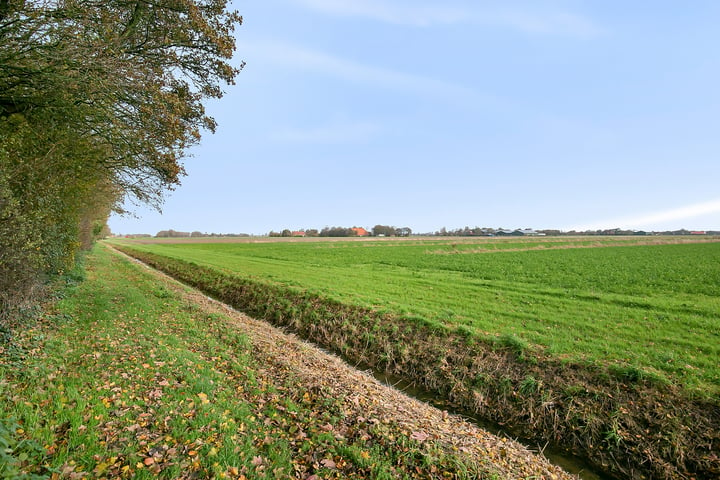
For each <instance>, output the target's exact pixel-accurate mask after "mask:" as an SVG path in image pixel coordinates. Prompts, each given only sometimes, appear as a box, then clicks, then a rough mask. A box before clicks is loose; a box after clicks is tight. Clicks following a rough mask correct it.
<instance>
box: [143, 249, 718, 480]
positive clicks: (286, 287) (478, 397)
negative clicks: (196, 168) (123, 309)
mask: <svg viewBox="0 0 720 480" xmlns="http://www.w3.org/2000/svg"><path fill="white" fill-rule="evenodd" d="M652 241H657V239H653V240H652ZM674 241H676V240H674ZM624 242H627V243H628V244H633V243H635V244H640V243H646V242H647V239H626V240H624ZM617 243H618V240H616V239H585V240H574V239H573V240H565V239H563V240H560V241H559V240H557V239H547V240H543V241H537V240H534V241H530V242H528V241H527V240H524V241H520V242H516V241H507V240H506V241H501V242H498V241H494V242H489V241H482V242H458V241H455V240H452V241H439V242H438V241H435V240H433V241H425V242H412V241H405V242H390V241H386V242H381V243H377V242H347V243H338V242H333V243H308V242H303V243H277V244H249V243H244V244H204V245H184V244H174V245H137V244H136V245H133V246H134V248H137V249H142V250H147V251H153V252H156V253H159V254H162V255H167V256H170V257H175V258H178V259H183V260H186V261H192V262H195V263H197V264H199V265H207V266H209V267H211V268H212V269H214V270H210V271H203V273H202V274H198V271H197V269H196V268H195V267H192V266H189V265H187V264H181V263H175V266H174V267H170V268H174V269H175V274H176V275H182V274H183V273H182V272H183V271H192V272H194V273H191V274H190V275H189V277H188V278H187V279H186V280H188V281H191V282H195V283H196V284H198V285H199V286H203V287H204V288H206V289H208V290H209V291H211V292H212V293H213V294H215V295H218V296H220V297H222V298H225V299H226V300H228V301H231V302H234V303H235V304H237V305H238V306H240V307H241V308H244V309H246V310H248V311H250V312H251V313H252V314H255V315H258V316H261V317H265V318H268V319H271V320H274V321H276V322H277V323H280V324H284V325H291V326H293V327H294V328H296V329H298V330H299V331H303V332H304V333H305V334H306V335H308V336H309V337H310V338H313V339H315V340H316V341H319V342H320V343H323V344H325V345H327V346H329V347H331V348H334V349H336V350H338V351H341V352H342V353H343V354H345V355H346V356H348V357H349V358H352V359H356V360H362V361H365V362H367V363H370V364H374V365H377V366H380V367H385V368H388V369H389V370H392V371H395V372H396V373H400V374H403V375H405V376H408V377H410V378H412V379H415V380H418V381H420V382H423V383H424V384H425V386H426V387H429V388H432V389H435V390H437V391H439V392H440V393H441V394H443V395H446V396H448V397H449V398H450V399H452V400H453V401H456V402H458V403H460V404H462V405H464V406H465V407H468V408H472V409H473V410H475V411H478V412H479V413H481V414H483V415H485V416H489V417H495V418H496V419H497V420H499V421H502V422H509V423H515V424H520V425H522V427H523V428H524V430H522V433H523V434H526V435H537V436H542V437H544V438H547V439H551V440H555V441H558V442H559V443H561V444H564V445H566V446H568V447H569V448H572V449H574V450H575V451H577V452H579V453H581V454H583V455H585V456H587V457H589V458H590V459H593V460H594V461H595V462H596V463H597V464H599V465H602V466H604V467H605V468H607V469H608V470H612V471H615V472H617V473H620V474H624V475H635V474H638V475H639V474H642V473H644V474H647V475H653V476H655V477H658V478H662V477H666V478H682V476H683V475H696V476H698V477H699V478H703V477H706V478H712V476H713V475H715V474H717V473H718V470H717V469H718V468H719V467H718V457H717V455H716V453H714V452H716V450H717V446H718V439H719V434H718V416H719V414H718V401H717V398H718V392H720V373H719V372H720V366H719V365H718V362H717V358H719V357H720V350H719V349H720V344H719V342H718V341H717V339H718V336H719V331H720V328H719V327H718V323H717V319H718V312H720V300H718V298H720V291H718V290H719V289H720V271H719V270H718V268H717V265H718V264H719V263H720V244H718V243H709V244H693V245H654V246H626V247H617V246H614V245H616V244H617ZM603 245H605V246H608V247H611V246H612V247H611V248H576V247H595V246H603ZM488 251H496V252H498V253H493V254H488V253H484V252H488ZM155 260H156V261H158V262H159V263H161V264H163V263H164V264H167V263H168V262H167V261H166V260H161V259H157V258H156V259H155ZM170 263H172V262H170ZM165 267H166V268H167V267H168V265H165ZM213 271H214V272H225V273H226V274H227V275H226V276H223V275H221V274H216V273H213ZM238 276H240V277H242V279H238V278H237V277H238ZM232 277H234V279H233V278H232ZM338 315H339V317H340V321H338Z"/></svg>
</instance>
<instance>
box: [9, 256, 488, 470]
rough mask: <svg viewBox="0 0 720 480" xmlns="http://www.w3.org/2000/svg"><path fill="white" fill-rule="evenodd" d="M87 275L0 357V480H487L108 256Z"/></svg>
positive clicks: (91, 264)
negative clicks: (304, 380)
mask: <svg viewBox="0 0 720 480" xmlns="http://www.w3.org/2000/svg"><path fill="white" fill-rule="evenodd" d="M87 267H88V272H87V279H86V280H85V281H83V282H81V283H80V284H78V285H76V286H72V287H67V288H66V289H65V290H64V291H61V292H60V293H61V294H62V296H63V297H64V298H62V299H61V300H60V301H58V303H57V304H56V305H55V306H54V307H53V309H52V311H51V312H48V314H47V315H45V317H44V319H43V321H42V322H40V323H38V324H35V325H26V326H25V328H24V329H23V330H20V331H19V336H18V338H16V339H15V342H14V344H13V347H12V348H5V347H7V345H5V346H4V347H3V349H2V350H1V351H0V353H2V355H1V356H0V399H2V401H1V402H0V419H2V420H0V447H1V448H0V478H28V479H29V478H47V477H52V478H70V479H82V478H119V477H124V478H155V477H158V476H159V477H162V478H234V479H238V478H245V477H247V478H272V479H278V478H314V479H318V478H388V479H390V478H393V479H394V478H474V477H475V476H480V477H484V478H497V477H496V476H494V475H493V474H492V468H491V466H487V465H481V464H479V463H472V462H468V461H466V460H463V459H461V458H459V457H456V456H454V454H452V452H450V453H448V451H446V450H440V449H438V448H437V447H436V446H435V445H434V443H433V442H431V441H425V442H423V441H417V440H415V439H412V438H410V435H409V432H408V434H404V433H403V431H402V430H401V429H400V428H398V427H397V426H396V425H393V424H392V422H391V421H382V422H380V421H377V422H373V421H372V419H363V418H361V417H351V416H349V415H348V414H347V412H346V410H345V407H344V406H343V404H342V401H343V399H342V398H337V397H327V396H324V395H322V392H318V391H316V390H310V389H305V388H303V385H302V384H298V381H297V379H296V378H294V377H293V375H292V372H287V371H285V372H282V374H281V373H280V372H274V371H273V370H272V369H270V370H268V369H267V368H265V367H263V365H261V364H258V363H257V361H256V360H255V359H254V355H253V347H252V346H251V345H250V343H249V342H248V339H247V337H246V336H244V335H243V334H241V333H239V332H238V331H237V330H236V329H233V328H229V325H228V322H227V319H226V318H224V317H223V316H222V315H218V314H208V313H207V312H206V311H205V310H203V309H202V308H200V307H199V306H198V305H196V304H194V303H188V302H187V301H186V300H183V299H182V298H181V297H180V296H179V295H178V294H177V292H174V291H173V290H171V289H169V288H167V286H166V285H165V284H163V283H162V282H159V281H158V280H157V278H154V277H152V276H150V275H149V274H148V273H147V272H145V271H144V270H143V269H142V268H140V267H139V266H138V265H136V264H133V263H131V262H129V261H127V260H124V259H121V258H119V257H118V256H116V255H113V254H110V253H109V252H108V251H107V249H106V248H96V250H95V252H94V253H93V254H91V255H90V257H89V258H88V261H87ZM341 407H342V408H341ZM366 415H367V413H366ZM421 440H424V439H421ZM314 475H315V476H314Z"/></svg>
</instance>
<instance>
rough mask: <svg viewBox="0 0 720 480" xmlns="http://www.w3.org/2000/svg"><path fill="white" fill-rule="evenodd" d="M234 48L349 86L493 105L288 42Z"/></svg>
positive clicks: (460, 90) (470, 93) (449, 86)
mask: <svg viewBox="0 0 720 480" xmlns="http://www.w3.org/2000/svg"><path fill="white" fill-rule="evenodd" d="M238 47H239V49H241V50H243V51H245V52H246V56H248V55H253V56H256V57H257V58H258V61H261V62H271V63H274V64H277V65H281V66H282V67H284V68H289V69H294V70H306V71H311V72H315V73H322V74H325V75H331V76H334V77H338V78H341V79H343V80H346V81H348V82H351V83H356V84H361V85H371V86H374V87H380V88H386V89H391V90H398V91H401V92H406V93H412V94H423V95H432V96H435V97H440V98H442V99H444V100H450V101H457V102H460V103H462V104H463V105H467V104H469V103H484V104H490V103H493V104H496V103H497V100H496V99H495V98H494V97H492V96H489V95H485V96H483V95H481V94H479V93H478V92H476V91H475V90H473V89H471V88H467V87H464V86H461V85H457V84H454V83H450V82H445V81H442V80H437V79H434V78H430V77H425V76H422V75H415V74H411V73H404V72H398V71H395V70H391V69H386V68H382V67H376V66H373V65H366V64H363V63H359V62H354V61H351V60H346V59H343V58H340V57H336V56H333V55H329V54H327V53H324V52H319V51H316V50H310V49H307V48H303V47H300V46H298V45H292V44H289V43H283V42H276V41H262V40H261V41H254V42H251V43H250V42H248V43H243V42H240V44H239V46H238Z"/></svg>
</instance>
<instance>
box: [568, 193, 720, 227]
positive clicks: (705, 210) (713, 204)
mask: <svg viewBox="0 0 720 480" xmlns="http://www.w3.org/2000/svg"><path fill="white" fill-rule="evenodd" d="M716 215H717V216H716ZM711 217H712V218H711ZM698 219H701V220H702V221H703V222H708V227H707V228H708V229H716V228H718V229H720V199H717V200H712V201H709V202H704V203H696V204H694V205H688V206H685V207H678V208H673V209H669V210H663V211H660V212H654V213H648V214H644V215H637V216H628V217H620V218H615V219H611V220H604V221H599V222H593V223H588V224H586V225H576V226H573V227H571V228H568V229H566V230H575V231H578V232H582V231H586V230H604V229H609V228H616V227H617V228H623V229H646V230H664V229H666V228H673V229H674V228H683V227H684V226H685V227H688V226H689V225H684V224H682V222H686V221H687V222H689V221H691V220H692V221H697V220H698ZM710 222H712V223H710ZM671 224H674V225H675V226H674V227H672V226H669V225H671Z"/></svg>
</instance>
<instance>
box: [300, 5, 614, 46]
mask: <svg viewBox="0 0 720 480" xmlns="http://www.w3.org/2000/svg"><path fill="white" fill-rule="evenodd" d="M294 1H295V3H297V4H299V5H301V6H304V7H305V8H308V9H311V10H314V11H317V12H322V13H325V14H328V15H335V16H342V17H359V18H366V19H370V20H375V21H379V22H383V23H390V24H394V25H406V26H413V27H430V26H437V25H456V24H469V25H478V26H484V27H496V28H504V29H510V30H514V31H519V32H522V33H526V34H541V35H562V36H575V37H593V36H596V35H599V34H602V33H603V29H602V28H600V27H599V26H598V25H596V24H595V23H594V22H593V21H592V20H590V19H589V18H587V17H585V16H583V15H580V14H577V13H573V12H568V11H562V10H556V9H552V8H542V7H538V6H537V5H536V4H526V5H521V6H516V7H512V6H508V5H503V6H501V7H494V8H493V7H489V6H477V5H472V6H468V5H463V6H453V5H447V4H445V5H442V6H437V5H426V4H421V3H419V2H411V3H405V2H399V1H397V0H395V1H390V0H364V1H362V2H349V1H346V0H294Z"/></svg>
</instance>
